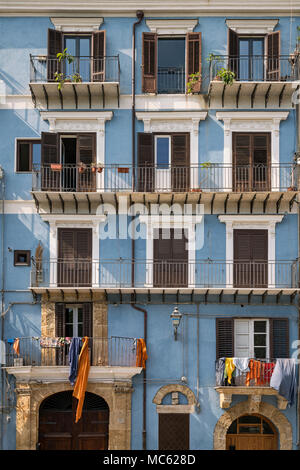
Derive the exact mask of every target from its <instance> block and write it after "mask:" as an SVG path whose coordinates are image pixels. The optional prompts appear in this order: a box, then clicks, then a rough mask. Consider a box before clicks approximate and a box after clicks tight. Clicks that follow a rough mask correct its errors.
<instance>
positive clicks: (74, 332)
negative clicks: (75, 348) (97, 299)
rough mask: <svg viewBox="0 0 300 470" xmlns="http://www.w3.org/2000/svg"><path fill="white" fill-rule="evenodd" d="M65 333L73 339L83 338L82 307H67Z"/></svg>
mask: <svg viewBox="0 0 300 470" xmlns="http://www.w3.org/2000/svg"><path fill="white" fill-rule="evenodd" d="M65 332H66V336H68V337H71V338H73V337H74V338H76V337H82V336H83V308H82V306H80V305H66V309H65Z"/></svg>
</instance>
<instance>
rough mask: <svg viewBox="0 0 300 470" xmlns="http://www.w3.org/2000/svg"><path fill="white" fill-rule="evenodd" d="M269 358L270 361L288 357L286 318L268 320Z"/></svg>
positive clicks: (287, 324)
mask: <svg viewBox="0 0 300 470" xmlns="http://www.w3.org/2000/svg"><path fill="white" fill-rule="evenodd" d="M270 356H271V359H277V358H289V357H290V354H289V320H288V318H272V319H270Z"/></svg>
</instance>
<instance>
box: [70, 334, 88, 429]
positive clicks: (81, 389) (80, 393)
mask: <svg viewBox="0 0 300 470" xmlns="http://www.w3.org/2000/svg"><path fill="white" fill-rule="evenodd" d="M82 341H83V346H82V348H81V351H80V354H79V359H78V373H77V379H76V383H75V387H74V391H73V396H74V397H75V398H77V399H78V403H77V409H76V419H75V423H77V422H78V421H79V420H80V418H81V414H82V408H83V403H84V397H85V391H86V386H87V381H88V376H89V370H90V357H89V339H88V337H87V336H85V337H84V338H82Z"/></svg>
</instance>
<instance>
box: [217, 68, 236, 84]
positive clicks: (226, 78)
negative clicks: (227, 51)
mask: <svg viewBox="0 0 300 470" xmlns="http://www.w3.org/2000/svg"><path fill="white" fill-rule="evenodd" d="M217 77H219V78H220V79H221V80H222V81H223V82H224V83H225V85H232V84H233V82H234V79H235V73H234V72H232V71H231V70H228V69H225V67H222V68H221V69H220V70H219V72H218V73H217Z"/></svg>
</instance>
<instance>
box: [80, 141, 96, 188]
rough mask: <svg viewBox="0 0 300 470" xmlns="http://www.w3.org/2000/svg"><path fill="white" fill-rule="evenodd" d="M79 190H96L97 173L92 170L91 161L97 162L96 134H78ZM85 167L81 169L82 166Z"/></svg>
mask: <svg viewBox="0 0 300 470" xmlns="http://www.w3.org/2000/svg"><path fill="white" fill-rule="evenodd" d="M76 159H77V165H78V177H77V190H78V191H95V190H96V173H93V172H92V168H91V163H95V162H96V134H78V136H77V157H76ZM81 165H83V166H84V167H85V168H84V169H83V170H80V169H79V168H80V166H81Z"/></svg>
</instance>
